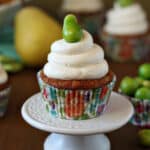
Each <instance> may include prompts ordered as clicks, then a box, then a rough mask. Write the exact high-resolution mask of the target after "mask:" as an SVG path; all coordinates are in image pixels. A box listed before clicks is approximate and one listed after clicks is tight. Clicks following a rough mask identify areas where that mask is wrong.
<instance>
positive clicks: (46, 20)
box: [15, 6, 62, 67]
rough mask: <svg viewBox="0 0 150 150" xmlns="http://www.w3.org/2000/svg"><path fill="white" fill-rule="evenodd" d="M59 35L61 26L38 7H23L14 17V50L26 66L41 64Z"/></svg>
mask: <svg viewBox="0 0 150 150" xmlns="http://www.w3.org/2000/svg"><path fill="white" fill-rule="evenodd" d="M61 37H62V29H61V26H60V25H59V24H58V23H57V21H56V20H54V19H53V18H52V17H50V16H48V15H47V14H46V13H44V12H43V11H42V10H41V9H39V8H36V7H31V6H30V7H25V8H23V9H22V10H20V11H19V12H18V13H17V15H16V17H15V46H16V51H17V52H18V54H19V55H20V57H21V58H22V60H23V61H24V63H25V64H27V65H28V66H33V67H34V66H41V65H43V64H44V63H45V62H46V59H47V55H48V53H49V52H50V45H51V44H52V42H54V41H55V40H58V39H60V38H61Z"/></svg>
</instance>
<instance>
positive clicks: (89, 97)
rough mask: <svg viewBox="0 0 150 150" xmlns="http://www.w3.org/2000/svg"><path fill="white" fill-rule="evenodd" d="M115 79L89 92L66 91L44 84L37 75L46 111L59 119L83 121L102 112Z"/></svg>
mask: <svg viewBox="0 0 150 150" xmlns="http://www.w3.org/2000/svg"><path fill="white" fill-rule="evenodd" d="M115 80H116V78H115V77H114V79H113V81H112V82H110V83H109V84H107V85H105V86H102V87H100V88H96V89H89V90H67V89H59V88H55V87H53V86H51V85H48V84H46V83H45V82H43V80H42V79H41V78H40V76H39V73H38V82H39V85H40V89H41V94H42V97H43V100H44V103H45V105H46V110H47V111H48V112H49V113H50V115H51V116H53V117H57V118H61V119H72V120H85V119H90V118H94V117H97V116H99V115H100V114H101V113H103V112H104V110H105V108H106V106H107V103H108V100H109V96H110V93H111V91H112V89H113V87H114V84H115Z"/></svg>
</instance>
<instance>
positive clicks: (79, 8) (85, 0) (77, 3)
mask: <svg viewBox="0 0 150 150" xmlns="http://www.w3.org/2000/svg"><path fill="white" fill-rule="evenodd" d="M102 8H103V3H102V1H101V0H92V2H91V0H64V2H63V5H62V9H63V10H65V11H71V12H89V11H90V12H91V11H92V12H93V11H98V10H101V9H102Z"/></svg>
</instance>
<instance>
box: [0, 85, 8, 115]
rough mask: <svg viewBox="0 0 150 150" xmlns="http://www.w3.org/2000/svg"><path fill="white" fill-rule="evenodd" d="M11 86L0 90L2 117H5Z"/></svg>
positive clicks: (0, 112)
mask: <svg viewBox="0 0 150 150" xmlns="http://www.w3.org/2000/svg"><path fill="white" fill-rule="evenodd" d="M9 94H10V87H8V88H6V89H4V90H2V91H0V117H3V116H4V114H5V112H6V110H7V105H8V99H9Z"/></svg>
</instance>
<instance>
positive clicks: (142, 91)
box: [135, 87, 150, 100]
mask: <svg viewBox="0 0 150 150" xmlns="http://www.w3.org/2000/svg"><path fill="white" fill-rule="evenodd" d="M135 97H136V98H137V99H141V100H144V99H148V100H150V89H149V88H147V87H141V88H139V89H137V91H136V92H135Z"/></svg>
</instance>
